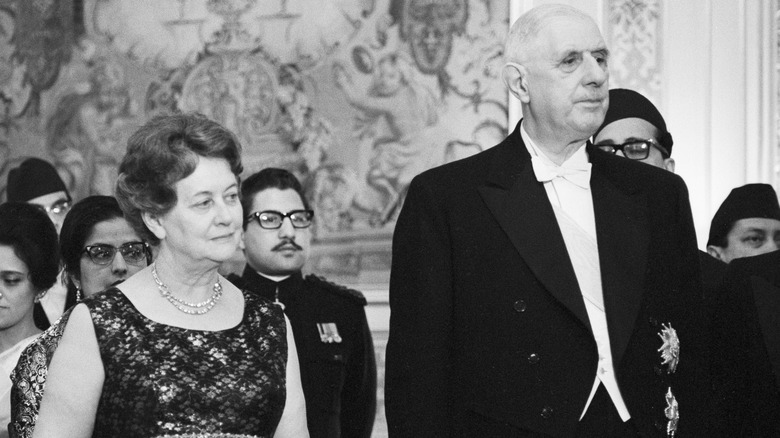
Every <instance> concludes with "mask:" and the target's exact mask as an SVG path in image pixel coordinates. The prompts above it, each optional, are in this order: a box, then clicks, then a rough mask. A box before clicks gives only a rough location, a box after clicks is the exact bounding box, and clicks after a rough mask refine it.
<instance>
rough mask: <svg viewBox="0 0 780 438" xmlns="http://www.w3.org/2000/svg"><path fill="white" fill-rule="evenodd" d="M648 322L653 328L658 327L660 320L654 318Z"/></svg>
mask: <svg viewBox="0 0 780 438" xmlns="http://www.w3.org/2000/svg"><path fill="white" fill-rule="evenodd" d="M647 322H649V323H650V326H651V327H658V320H657V319H655V318H653V317H652V316H651V317H650V318H648V319H647Z"/></svg>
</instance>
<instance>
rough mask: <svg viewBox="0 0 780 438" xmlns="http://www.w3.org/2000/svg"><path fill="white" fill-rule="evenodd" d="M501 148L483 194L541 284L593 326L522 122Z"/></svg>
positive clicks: (587, 325)
mask: <svg viewBox="0 0 780 438" xmlns="http://www.w3.org/2000/svg"><path fill="white" fill-rule="evenodd" d="M496 147H497V148H500V150H498V151H496V152H497V153H496V155H495V159H494V161H493V163H492V165H491V169H490V173H489V174H488V176H487V179H486V183H485V185H483V186H482V187H480V188H479V193H480V195H481V196H482V198H483V199H484V201H485V203H486V204H487V206H488V209H489V210H490V212H491V213H492V214H493V215H494V216H495V218H496V220H497V221H498V223H499V225H500V226H501V228H502V229H503V230H504V232H505V233H506V234H507V236H508V237H509V240H510V241H511V242H512V244H513V245H514V247H515V248H516V249H517V251H518V252H519V253H520V256H521V257H522V258H523V260H524V261H525V263H526V264H527V265H528V267H529V268H530V269H531V271H532V272H533V273H534V275H535V276H536V278H537V279H538V280H539V282H540V283H541V284H542V285H544V287H545V288H546V289H547V290H548V291H549V292H550V293H551V294H552V295H553V296H555V298H557V299H558V301H560V302H561V303H562V304H563V305H564V306H565V307H566V308H567V309H569V310H570V311H571V312H572V313H573V314H574V315H575V316H576V317H577V318H578V319H579V320H580V321H582V323H583V324H584V325H585V326H586V327H588V328H590V322H589V319H588V313H587V311H586V310H585V303H584V301H583V299H582V293H581V292H580V288H579V284H578V282H577V277H576V275H575V274H574V268H573V267H572V264H571V260H570V259H569V256H568V252H567V251H566V245H565V243H564V241H563V235H562V234H561V230H560V228H559V227H558V222H557V220H556V219H555V213H554V212H553V209H552V206H551V205H550V201H549V199H548V198H547V193H546V192H545V190H544V186H543V185H542V183H540V182H538V181H537V180H536V177H535V175H534V172H533V168H532V167H531V157H530V155H529V154H528V150H527V149H526V147H525V144H524V143H523V141H522V138H521V137H520V129H519V124H518V128H517V129H516V130H515V131H514V132H513V133H512V135H510V137H509V138H507V140H506V141H504V142H503V143H502V144H500V145H498V146H496Z"/></svg>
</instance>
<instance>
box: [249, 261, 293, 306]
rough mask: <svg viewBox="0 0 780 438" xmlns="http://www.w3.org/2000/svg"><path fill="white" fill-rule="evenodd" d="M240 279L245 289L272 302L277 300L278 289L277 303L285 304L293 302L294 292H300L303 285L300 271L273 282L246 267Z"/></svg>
mask: <svg viewBox="0 0 780 438" xmlns="http://www.w3.org/2000/svg"><path fill="white" fill-rule="evenodd" d="M241 279H242V280H243V283H244V288H245V289H247V290H249V291H251V292H254V293H256V294H258V295H260V296H261V297H263V298H265V299H267V300H269V301H272V302H273V301H274V300H275V299H276V298H277V297H276V290H277V288H278V289H279V297H278V298H279V301H281V302H282V303H287V302H289V301H290V300H294V299H295V296H296V292H297V291H298V290H300V287H301V284H302V283H303V274H302V273H301V271H298V272H295V273H293V274H292V275H290V276H289V277H287V278H285V279H284V280H282V281H274V280H272V279H270V278H268V277H265V276H263V275H260V274H259V273H258V272H257V271H255V270H254V269H252V268H251V267H250V266H249V265H247V266H246V268H244V275H242V276H241Z"/></svg>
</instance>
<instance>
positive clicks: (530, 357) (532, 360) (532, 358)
mask: <svg viewBox="0 0 780 438" xmlns="http://www.w3.org/2000/svg"><path fill="white" fill-rule="evenodd" d="M528 363H530V364H535V363H539V355H538V354H536V353H531V354H529V355H528Z"/></svg>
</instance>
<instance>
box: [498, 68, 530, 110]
mask: <svg viewBox="0 0 780 438" xmlns="http://www.w3.org/2000/svg"><path fill="white" fill-rule="evenodd" d="M501 78H502V79H503V80H504V84H506V88H507V89H508V90H509V92H510V93H512V95H513V96H515V97H516V98H518V99H519V100H520V102H523V103H528V102H529V101H530V99H531V98H530V93H529V92H528V69H527V68H525V66H523V65H521V64H518V63H516V62H512V61H509V62H507V63H506V64H504V69H503V70H502V71H501Z"/></svg>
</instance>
